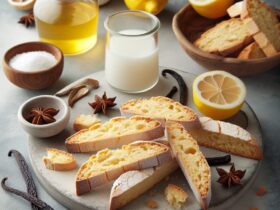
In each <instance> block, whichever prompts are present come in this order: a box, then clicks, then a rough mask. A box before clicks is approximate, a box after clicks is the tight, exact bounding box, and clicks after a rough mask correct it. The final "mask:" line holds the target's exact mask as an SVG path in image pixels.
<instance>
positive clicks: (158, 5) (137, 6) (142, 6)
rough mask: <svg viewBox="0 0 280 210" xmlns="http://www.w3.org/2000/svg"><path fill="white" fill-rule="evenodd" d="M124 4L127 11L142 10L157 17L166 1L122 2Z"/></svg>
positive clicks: (136, 0) (126, 0) (128, 0)
mask: <svg viewBox="0 0 280 210" xmlns="http://www.w3.org/2000/svg"><path fill="white" fill-rule="evenodd" d="M124 2H125V4H126V6H127V7H128V9H131V10H143V11H146V12H150V13H152V14H154V15H157V14H158V13H160V12H161V11H162V10H163V9H164V8H165V6H166V4H167V2H168V0H124Z"/></svg>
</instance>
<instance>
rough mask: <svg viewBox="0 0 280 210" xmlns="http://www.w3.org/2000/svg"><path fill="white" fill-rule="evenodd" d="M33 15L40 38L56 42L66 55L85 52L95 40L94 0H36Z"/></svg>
mask: <svg viewBox="0 0 280 210" xmlns="http://www.w3.org/2000/svg"><path fill="white" fill-rule="evenodd" d="M34 16H35V21H36V27H37V30H38V34H39V37H40V39H41V41H44V42H48V43H51V44H54V45H56V46H57V47H59V48H60V49H61V50H62V52H63V53H64V54H66V55H74V54H80V53H83V52H86V51H88V50H89V49H91V48H92V47H93V46H95V44H96V42H97V25H98V3H97V1H95V0H37V1H36V3H35V6H34Z"/></svg>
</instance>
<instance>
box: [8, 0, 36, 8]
mask: <svg viewBox="0 0 280 210" xmlns="http://www.w3.org/2000/svg"><path fill="white" fill-rule="evenodd" d="M8 1H9V3H10V4H11V5H13V6H18V7H24V6H28V5H29V4H32V3H34V2H35V0H26V1H24V2H17V1H13V0H8Z"/></svg>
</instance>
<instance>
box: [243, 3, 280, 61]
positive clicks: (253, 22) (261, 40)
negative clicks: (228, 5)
mask: <svg viewBox="0 0 280 210" xmlns="http://www.w3.org/2000/svg"><path fill="white" fill-rule="evenodd" d="M241 16H242V18H243V19H244V22H245V23H246V27H247V29H248V31H249V33H250V34H251V35H253V37H254V39H255V41H256V42H257V43H258V45H259V46H260V47H261V48H262V50H263V51H264V53H265V54H266V56H273V55H275V54H277V52H279V51H280V39H279V37H280V23H279V20H278V17H277V14H276V12H275V11H274V10H273V9H272V8H271V7H269V6H268V5H267V4H266V3H264V2H262V1H260V0H244V9H243V11H242V15H241Z"/></svg>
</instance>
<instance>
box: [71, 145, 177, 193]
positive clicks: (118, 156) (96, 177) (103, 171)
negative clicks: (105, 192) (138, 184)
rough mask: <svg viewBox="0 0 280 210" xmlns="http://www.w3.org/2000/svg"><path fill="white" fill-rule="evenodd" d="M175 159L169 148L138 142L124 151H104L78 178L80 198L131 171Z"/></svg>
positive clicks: (127, 146) (94, 157)
mask: <svg viewBox="0 0 280 210" xmlns="http://www.w3.org/2000/svg"><path fill="white" fill-rule="evenodd" d="M171 159H172V156H171V152H170V149H169V147H168V146H166V145H164V144H160V143H157V142H152V141H137V142H134V143H131V144H128V145H124V146H122V148H121V149H115V150H109V149H104V150H101V151H99V152H97V153H96V154H95V155H92V156H91V157H90V158H89V160H88V161H86V162H85V163H84V164H83V165H82V166H81V168H80V169H79V171H78V173H77V175H76V192H77V195H81V194H84V193H86V192H89V191H90V190H92V189H95V188H96V187H98V186H100V185H103V184H106V183H108V182H110V181H112V180H115V179H116V178H118V177H119V176H120V175H121V174H123V173H124V172H126V171H131V170H141V169H146V168H150V167H155V166H160V165H162V164H164V163H166V162H167V161H170V160H171Z"/></svg>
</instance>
